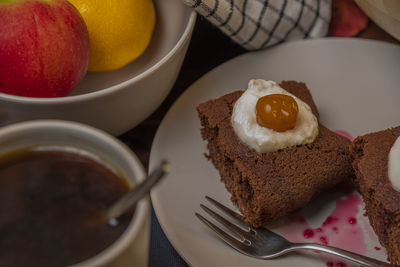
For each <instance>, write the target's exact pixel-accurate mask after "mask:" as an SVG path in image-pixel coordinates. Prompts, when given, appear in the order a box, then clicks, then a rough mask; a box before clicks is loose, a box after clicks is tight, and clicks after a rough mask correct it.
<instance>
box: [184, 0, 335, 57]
mask: <svg viewBox="0 0 400 267" xmlns="http://www.w3.org/2000/svg"><path fill="white" fill-rule="evenodd" d="M183 1H184V2H185V3H186V4H187V5H189V6H191V7H192V8H194V9H195V10H196V12H197V13H199V14H200V15H201V16H203V17H205V18H206V19H207V20H209V21H210V22H211V23H212V24H214V25H215V26H216V27H218V28H219V29H220V30H221V31H222V32H224V33H225V34H226V35H228V36H229V37H230V38H231V39H232V40H234V41H235V42H236V43H238V44H239V45H241V46H242V47H244V48H246V49H247V50H257V49H261V48H264V47H267V46H271V45H274V44H278V43H281V42H284V41H290V40H296V39H304V38H315V37H321V36H325V35H326V34H327V32H328V26H329V21H330V18H331V0H183Z"/></svg>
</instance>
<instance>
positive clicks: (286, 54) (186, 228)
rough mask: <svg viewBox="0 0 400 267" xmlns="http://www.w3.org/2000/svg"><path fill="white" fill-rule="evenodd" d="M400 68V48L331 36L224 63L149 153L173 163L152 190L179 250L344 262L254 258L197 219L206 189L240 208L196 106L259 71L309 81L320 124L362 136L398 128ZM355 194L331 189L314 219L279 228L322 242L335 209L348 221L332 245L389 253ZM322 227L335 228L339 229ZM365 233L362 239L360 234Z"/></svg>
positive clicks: (189, 94)
mask: <svg viewBox="0 0 400 267" xmlns="http://www.w3.org/2000/svg"><path fill="white" fill-rule="evenodd" d="M399 71H400V46H395V45H392V44H388V43H382V42H377V41H369V40H360V39H343V38H342V39H336V38H329V39H318V40H309V41H298V42H291V43H286V44H283V45H279V46H276V47H274V48H271V49H267V50H264V51H260V52H253V53H248V54H245V55H242V56H239V57H237V58H235V59H233V60H230V61H228V62H226V63H225V64H223V65H221V66H219V67H217V68H216V69H214V70H212V71H211V72H209V73H208V74H206V75H205V76H203V77H202V78H201V79H199V80H198V81H197V82H195V83H194V84H193V85H192V86H191V87H190V88H189V89H188V90H187V91H186V92H185V93H184V94H183V95H182V96H181V97H180V98H179V99H178V100H177V101H176V103H175V104H174V105H173V107H172V108H171V109H170V111H169V112H168V113H167V115H166V116H165V118H164V120H163V122H162V123H161V125H160V127H159V129H158V132H157V134H156V137H155V140H154V143H153V146H152V150H151V156H150V169H153V168H154V167H155V165H156V164H157V163H158V162H159V161H160V160H161V159H163V158H167V159H168V160H170V161H171V163H172V166H173V171H172V172H171V174H170V175H169V177H167V179H166V180H165V181H164V182H162V183H161V184H160V185H159V186H158V187H157V188H155V189H154V190H153V191H152V193H151V198H152V202H153V206H154V209H155V212H156V215H157V218H158V220H159V222H160V224H161V226H162V228H163V230H164V232H165V233H166V235H167V237H168V239H169V240H170V241H171V243H172V245H173V246H174V247H175V248H176V250H177V251H178V252H179V254H180V255H181V256H182V257H183V258H184V259H185V260H186V261H187V262H188V263H189V264H190V265H192V266H196V267H197V266H207V267H210V266H231V267H233V266H326V264H327V262H329V261H331V262H333V264H335V266H336V264H337V262H339V261H338V260H337V259H326V258H321V256H320V255H316V256H315V255H299V254H291V255H289V256H285V257H281V258H279V259H275V260H270V261H262V260H256V259H252V258H249V257H246V256H244V255H242V254H240V253H238V252H236V251H235V250H233V249H232V248H230V247H229V246H227V245H226V244H225V243H223V242H222V241H221V240H220V239H218V238H217V237H216V235H215V234H214V233H213V232H212V231H211V230H209V229H208V228H206V227H205V226H204V225H203V224H201V223H200V222H199V221H198V220H197V218H196V217H195V216H194V213H195V212H200V213H202V214H204V212H202V211H201V210H200V207H199V203H206V201H205V200H204V196H205V195H210V196H212V197H214V198H216V199H217V200H220V201H221V202H222V203H224V204H226V205H228V206H232V205H231V203H230V200H229V198H230V195H229V194H228V193H227V191H226V190H225V188H224V185H223V184H222V183H221V182H220V181H219V175H218V172H217V171H216V169H215V168H214V167H213V165H212V164H211V163H210V162H209V161H207V160H206V159H205V157H204V155H203V153H205V152H206V144H205V143H204V142H203V141H202V139H201V137H200V123H199V120H198V118H197V113H196V111H195V106H196V105H197V104H198V103H201V102H203V101H206V100H209V99H211V98H216V97H219V96H222V95H224V94H226V93H228V92H232V91H235V90H238V89H245V88H247V82H248V81H249V80H250V79H254V78H262V79H271V80H275V81H281V80H297V81H304V82H306V84H307V85H308V87H309V89H310V91H311V93H312V95H313V97H314V100H315V102H316V104H317V106H318V108H319V111H320V115H321V121H322V123H324V124H325V125H326V126H327V127H329V128H330V129H333V130H345V131H347V132H349V133H350V134H351V135H353V136H357V135H361V134H365V133H367V132H370V131H376V130H381V129H385V128H388V127H392V126H395V125H400V116H399V114H400V104H399V100H400V75H399V74H400V72H399ZM352 197H353V200H354V201H355V202H357V198H358V199H359V197H358V196H357V195H353V194H351V195H347V196H343V195H340V194H339V193H332V194H325V195H324V196H323V198H322V200H320V201H314V202H313V203H312V204H311V206H309V207H307V208H305V209H303V210H302V211H301V214H302V215H305V217H306V222H302V223H296V222H292V221H290V220H287V221H280V222H277V223H275V224H274V225H271V228H273V229H274V230H275V231H277V232H279V233H282V234H285V235H286V236H287V237H288V238H289V239H292V240H293V239H294V240H297V241H304V240H302V238H303V239H304V237H303V236H302V234H303V231H304V230H305V229H306V226H307V225H308V227H310V228H314V233H315V236H314V238H310V239H308V240H305V241H316V242H318V240H320V239H317V240H315V238H320V237H321V234H320V233H317V230H316V228H318V227H319V225H321V224H322V223H323V222H324V220H325V219H326V217H327V216H328V215H330V214H331V213H332V212H333V213H334V214H336V215H338V214H339V215H338V216H339V217H340V216H342V217H343V218H340V219H341V220H342V224H337V225H336V226H338V227H339V230H338V231H341V232H340V233H339V234H338V235H337V236H336V237H335V236H332V233H331V236H328V238H329V241H330V242H329V244H331V245H336V246H341V247H343V248H347V249H350V250H353V251H356V252H360V251H361V252H362V253H365V254H368V255H370V256H372V257H377V258H381V259H383V260H384V259H386V255H385V253H384V250H383V249H381V247H380V246H379V244H378V243H377V240H376V236H375V235H374V234H373V233H371V228H370V226H369V224H368V220H367V217H365V216H363V210H362V204H361V203H360V202H359V203H358V204H357V203H355V202H354V201H352V200H351V199H350V198H352ZM315 204H321V205H317V206H315ZM335 205H336V206H335ZM346 207H347V208H346ZM338 209H339V210H338ZM340 209H342V210H340ZM350 209H353V213H354V214H353V215H352V216H353V217H354V218H356V219H357V224H356V225H355V226H354V227H355V228H351V227H353V226H351V227H350V226H349V223H348V221H346V220H347V219H350V215H351V214H349V213H348V211H349V210H350ZM354 209H356V210H355V211H354ZM346 210H347V211H346ZM310 211H311V212H310ZM335 212H336V213H335ZM346 212H347V213H346ZM307 214H308V215H307ZM340 214H342V215H340ZM331 215H332V214H331ZM346 216H347V217H348V218H347V217H346ZM349 227H350V228H349ZM357 229H358V230H357ZM360 229H361V230H360ZM323 230H324V231H325V233H328V232H332V231H333V230H335V227H331V228H329V229H328V228H326V229H325V228H324V229H323ZM336 230H337V229H336ZM356 230H357V231H358V232H357V231H356ZM346 231H350V232H348V234H347V239H346V238H343V236H342V237H340V234H343V233H344V232H346ZM360 231H361V235H362V239H363V240H362V242H359V241H357V240H358V239H357V238H360ZM356 232H357V233H356ZM352 235H354V237H353V236H352ZM357 235H358V237H357ZM338 236H339V237H338ZM349 238H350V240H349ZM320 241H321V240H320ZM352 241H357V242H352ZM349 246H350V247H349ZM375 247H377V248H375ZM374 248H375V249H374ZM346 265H347V266H349V264H348V263H346Z"/></svg>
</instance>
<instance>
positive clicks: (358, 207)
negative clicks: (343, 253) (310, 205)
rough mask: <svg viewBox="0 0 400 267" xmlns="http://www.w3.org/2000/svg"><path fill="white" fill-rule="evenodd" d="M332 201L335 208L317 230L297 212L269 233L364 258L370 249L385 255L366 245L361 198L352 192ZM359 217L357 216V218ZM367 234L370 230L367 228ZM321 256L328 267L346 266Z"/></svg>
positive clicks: (373, 245)
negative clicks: (342, 250)
mask: <svg viewBox="0 0 400 267" xmlns="http://www.w3.org/2000/svg"><path fill="white" fill-rule="evenodd" d="M346 191H347V190H346ZM335 202H336V208H335V209H334V210H333V212H331V214H330V215H329V216H327V217H326V219H325V220H324V221H323V222H322V223H321V225H320V226H318V227H316V228H312V227H310V226H309V224H308V223H307V220H305V219H304V218H303V217H302V215H301V212H300V211H299V212H296V213H294V214H292V215H291V216H290V217H288V218H287V219H286V221H285V223H284V224H283V225H282V224H280V226H279V227H278V228H277V229H272V230H274V231H276V232H277V233H279V234H281V235H283V236H284V237H286V238H287V239H288V240H290V241H293V242H310V243H319V244H324V245H330V246H334V247H339V248H342V249H345V250H349V251H353V252H355V253H359V254H363V255H368V254H369V253H370V252H371V250H372V251H375V252H377V253H382V255H385V251H384V250H380V248H379V247H375V246H376V245H377V243H373V244H367V243H366V239H365V237H364V235H365V232H363V229H362V226H363V225H365V224H368V222H367V221H368V218H367V217H365V216H362V214H363V213H364V211H363V210H362V207H363V202H362V199H361V197H360V196H359V195H358V194H355V193H354V192H352V193H350V194H346V195H345V197H342V198H339V199H337V200H336V201H335ZM358 214H359V216H358V217H357V215H358ZM359 220H365V221H366V222H364V221H363V222H362V223H360V221H359ZM368 231H373V230H372V229H369V230H368ZM377 248H378V249H377ZM320 255H321V256H320V257H321V258H322V259H324V260H326V265H327V266H333V267H340V266H346V264H345V263H344V262H339V261H335V260H332V259H336V258H330V257H327V256H325V255H323V254H320ZM384 257H385V256H384ZM384 257H381V258H384Z"/></svg>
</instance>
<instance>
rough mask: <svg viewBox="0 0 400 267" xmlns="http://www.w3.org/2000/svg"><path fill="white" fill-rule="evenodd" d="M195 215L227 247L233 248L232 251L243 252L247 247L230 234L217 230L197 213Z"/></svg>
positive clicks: (216, 227)
mask: <svg viewBox="0 0 400 267" xmlns="http://www.w3.org/2000/svg"><path fill="white" fill-rule="evenodd" d="M195 215H196V217H197V218H198V219H199V220H200V221H202V222H203V223H204V224H205V225H207V226H208V227H210V228H211V229H212V230H213V231H214V232H215V233H216V234H217V235H218V236H219V237H220V238H221V239H222V240H223V241H225V243H227V244H228V245H229V246H231V247H233V248H234V249H237V250H239V251H241V252H244V250H245V247H246V246H247V245H246V244H245V243H243V242H241V241H239V240H237V239H236V238H234V237H233V236H231V235H230V234H228V233H226V232H225V231H223V230H222V229H221V228H219V227H218V226H216V225H215V224H213V223H212V222H210V221H209V220H207V219H206V218H204V217H203V216H202V215H200V214H198V213H197V212H195ZM246 241H247V240H246Z"/></svg>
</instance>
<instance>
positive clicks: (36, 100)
mask: <svg viewBox="0 0 400 267" xmlns="http://www.w3.org/2000/svg"><path fill="white" fill-rule="evenodd" d="M196 17H197V14H196V12H195V11H194V10H190V14H189V19H188V23H187V25H186V27H185V29H184V31H183V33H182V35H181V37H180V38H179V40H178V42H176V44H175V45H174V47H173V48H172V49H171V50H170V51H169V52H168V53H167V54H166V55H165V56H164V57H163V58H161V59H160V60H159V61H157V62H156V63H155V64H154V65H152V66H150V67H149V68H148V69H146V70H144V71H143V72H142V73H140V74H138V75H136V76H135V77H133V78H130V79H128V80H126V81H123V82H121V83H118V84H116V85H113V86H110V87H107V88H104V89H101V90H98V91H94V92H89V93H84V94H81V95H71V96H63V97H49V98H45V97H27V96H17V95H10V94H6V93H1V92H0V100H6V101H8V102H13V103H24V104H27V103H30V104H40V105H43V104H45V105H46V104H49V105H52V104H56V103H57V104H61V103H62V104H67V103H71V102H72V103H78V102H84V101H87V100H93V99H96V98H100V97H103V96H105V95H108V94H110V93H112V92H115V91H119V90H122V89H123V88H125V87H126V86H128V85H129V84H133V83H136V82H139V81H141V80H143V79H145V78H146V77H148V76H149V75H151V74H152V73H153V72H155V71H156V70H157V69H159V68H160V67H161V66H162V65H164V64H166V63H167V62H168V61H170V60H172V59H173V57H174V55H175V54H176V53H178V51H181V50H182V48H183V46H184V45H185V42H186V40H187V39H188V38H190V36H191V34H192V32H193V28H194V26H195V24H196Z"/></svg>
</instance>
